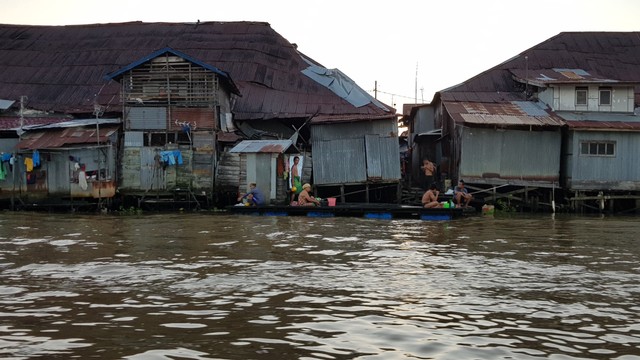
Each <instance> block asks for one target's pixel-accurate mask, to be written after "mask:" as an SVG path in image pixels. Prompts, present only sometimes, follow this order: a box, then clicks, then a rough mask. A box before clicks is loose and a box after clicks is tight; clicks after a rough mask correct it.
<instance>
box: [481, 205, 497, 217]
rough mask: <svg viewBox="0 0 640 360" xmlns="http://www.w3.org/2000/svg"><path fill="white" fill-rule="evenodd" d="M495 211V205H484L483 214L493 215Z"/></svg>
mask: <svg viewBox="0 0 640 360" xmlns="http://www.w3.org/2000/svg"><path fill="white" fill-rule="evenodd" d="M494 212H495V207H494V206H493V205H483V206H482V215H489V216H492V215H493V213H494Z"/></svg>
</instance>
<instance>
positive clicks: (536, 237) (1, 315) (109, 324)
mask: <svg viewBox="0 0 640 360" xmlns="http://www.w3.org/2000/svg"><path fill="white" fill-rule="evenodd" d="M638 220H639V219H638V218H636V217H600V216H594V217H576V216H569V215H567V216H558V215H556V216H553V215H522V216H518V215H514V216H504V215H503V216H500V215H496V217H492V218H488V217H482V216H477V217H469V218H465V219H460V220H453V221H442V222H441V221H433V222H430V221H421V220H374V219H359V218H306V217H266V216H265V217H259V216H242V215H225V214H211V213H206V214H203V213H197V214H192V213H189V214H145V215H142V216H139V215H121V216H114V215H79V214H43V213H12V212H5V213H2V214H1V216H0V358H6V359H31V358H42V359H92V358H93V359H136V360H147V359H385V360H386V359H456V360H457V359H625V360H628V359H640V356H639V355H640V263H639V262H638V259H639V255H640V250H639V246H638V245H639V244H640V240H639V236H638V233H639V232H640V222H639V221H638Z"/></svg>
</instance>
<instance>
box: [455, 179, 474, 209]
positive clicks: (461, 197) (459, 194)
mask: <svg viewBox="0 0 640 360" xmlns="http://www.w3.org/2000/svg"><path fill="white" fill-rule="evenodd" d="M453 198H454V199H455V202H456V204H458V206H459V207H468V206H469V203H470V202H471V199H473V195H471V194H469V191H468V190H467V188H465V187H464V180H462V179H460V181H458V186H456V187H455V189H453ZM463 202H464V205H463V204H462V203H463Z"/></svg>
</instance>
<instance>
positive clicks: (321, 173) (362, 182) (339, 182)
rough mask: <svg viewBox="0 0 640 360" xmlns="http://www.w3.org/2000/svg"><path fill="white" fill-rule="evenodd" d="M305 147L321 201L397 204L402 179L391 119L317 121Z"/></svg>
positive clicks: (325, 118)
mask: <svg viewBox="0 0 640 360" xmlns="http://www.w3.org/2000/svg"><path fill="white" fill-rule="evenodd" d="M311 143H312V146H313V182H314V185H315V186H316V187H317V188H319V195H321V196H322V197H335V196H340V200H341V202H349V201H350V202H356V201H357V202H390V203H393V202H397V201H399V199H400V179H401V177H402V175H401V166H400V145H399V141H398V123H397V118H396V116H395V115H384V116H348V115H345V116H318V117H316V118H314V119H313V120H312V121H311ZM347 194H352V195H357V196H352V197H351V198H348V195H347ZM370 195H373V196H371V197H370Z"/></svg>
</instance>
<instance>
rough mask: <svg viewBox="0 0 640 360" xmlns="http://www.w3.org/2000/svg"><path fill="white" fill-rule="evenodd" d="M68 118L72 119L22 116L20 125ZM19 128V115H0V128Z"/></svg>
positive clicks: (44, 123) (47, 122)
mask: <svg viewBox="0 0 640 360" xmlns="http://www.w3.org/2000/svg"><path fill="white" fill-rule="evenodd" d="M69 120H72V118H71V117H60V116H56V117H47V116H39V117H24V118H23V121H22V125H23V126H24V127H28V126H34V125H47V124H57V123H61V122H65V121H69ZM19 128H20V117H19V116H0V130H16V129H19Z"/></svg>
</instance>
